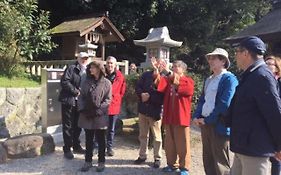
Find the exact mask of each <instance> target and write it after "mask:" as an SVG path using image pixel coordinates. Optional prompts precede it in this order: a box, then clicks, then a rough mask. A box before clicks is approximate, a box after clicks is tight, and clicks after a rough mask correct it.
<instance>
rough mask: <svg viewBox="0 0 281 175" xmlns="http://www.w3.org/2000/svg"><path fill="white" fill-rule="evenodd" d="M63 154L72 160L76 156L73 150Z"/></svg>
mask: <svg viewBox="0 0 281 175" xmlns="http://www.w3.org/2000/svg"><path fill="white" fill-rule="evenodd" d="M63 156H64V158H66V159H69V160H71V159H73V158H74V156H73V154H72V152H71V151H67V152H65V153H64V154H63Z"/></svg>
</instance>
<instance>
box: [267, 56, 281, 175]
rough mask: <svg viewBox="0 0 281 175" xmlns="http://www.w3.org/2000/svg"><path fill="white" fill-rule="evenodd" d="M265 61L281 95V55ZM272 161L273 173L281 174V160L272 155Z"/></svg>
mask: <svg viewBox="0 0 281 175" xmlns="http://www.w3.org/2000/svg"><path fill="white" fill-rule="evenodd" d="M265 63H266V64H267V66H268V68H269V69H270V70H271V72H272V73H273V75H274V77H275V78H276V80H277V81H278V85H279V87H278V88H279V92H280V96H281V58H280V57H279V56H274V55H269V56H267V57H266V58H265ZM270 162H271V175H281V162H280V161H279V160H277V159H276V158H275V157H271V158H270Z"/></svg>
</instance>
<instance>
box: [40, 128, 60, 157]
mask: <svg viewBox="0 0 281 175" xmlns="http://www.w3.org/2000/svg"><path fill="white" fill-rule="evenodd" d="M37 135H38V136H40V137H42V138H43V145H42V147H41V155H45V154H49V153H53V152H54V151H55V147H56V145H55V142H54V139H53V137H52V136H51V135H50V134H48V133H41V134H37Z"/></svg>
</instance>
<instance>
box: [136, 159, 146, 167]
mask: <svg viewBox="0 0 281 175" xmlns="http://www.w3.org/2000/svg"><path fill="white" fill-rule="evenodd" d="M145 161H146V159H142V158H140V157H139V158H138V159H137V160H135V161H134V163H135V164H136V165H140V164H142V163H144V162H145Z"/></svg>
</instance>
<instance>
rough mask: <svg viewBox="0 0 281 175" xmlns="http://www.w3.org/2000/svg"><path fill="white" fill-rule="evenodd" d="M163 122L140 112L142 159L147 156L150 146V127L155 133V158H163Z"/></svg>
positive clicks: (140, 154)
mask: <svg viewBox="0 0 281 175" xmlns="http://www.w3.org/2000/svg"><path fill="white" fill-rule="evenodd" d="M161 124H162V121H161V120H158V121H155V120H154V119H153V118H151V117H148V116H146V115H143V114H140V113H139V141H140V151H139V157H140V158H141V159H146V158H147V147H148V140H149V131H150V129H151V131H152V134H153V150H154V159H155V160H160V159H161V157H162V135H161Z"/></svg>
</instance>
